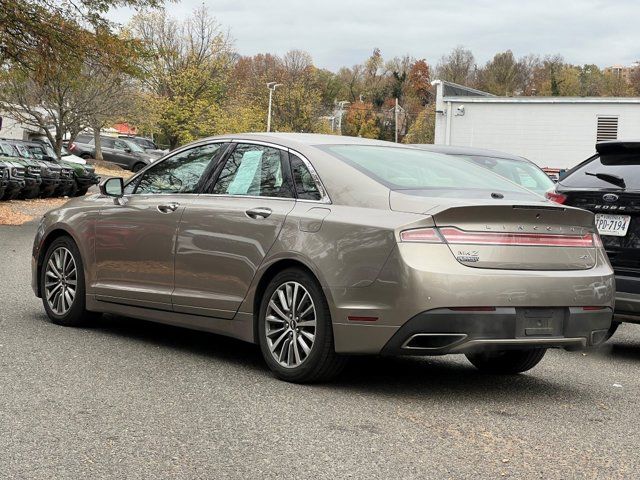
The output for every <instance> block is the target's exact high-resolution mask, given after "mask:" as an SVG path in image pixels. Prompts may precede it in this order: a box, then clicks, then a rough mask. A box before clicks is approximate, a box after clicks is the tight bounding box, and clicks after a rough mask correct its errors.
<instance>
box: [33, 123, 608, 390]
mask: <svg viewBox="0 0 640 480" xmlns="http://www.w3.org/2000/svg"><path fill="white" fill-rule="evenodd" d="M100 190H101V191H100V193H99V194H94V195H87V196H85V197H84V198H81V199H75V200H72V201H70V202H69V203H67V204H66V205H64V206H62V207H60V208H58V209H56V210H53V211H51V212H49V213H48V214H47V215H46V216H45V217H44V218H43V219H42V222H41V223H40V226H39V228H38V232H37V235H36V238H35V242H34V248H33V260H32V266H33V288H34V291H35V293H36V295H38V296H40V297H42V299H43V304H44V308H45V310H46V312H47V314H48V315H49V317H50V318H51V320H52V321H53V322H55V323H58V324H62V325H78V324H81V323H83V322H86V321H89V320H90V319H91V318H92V317H93V316H94V315H95V314H99V313H101V312H110V313H116V314H122V315H127V316H130V317H136V318H142V319H147V320H153V321H157V322H163V323H170V324H173V325H180V326H184V327H188V328H193V329H199V330H204V331H209V332H215V333H220V334H224V335H229V336H232V337H235V338H239V339H242V340H246V341H249V342H255V343H258V344H259V345H260V348H261V350H262V353H263V355H264V358H265V361H266V363H267V364H268V366H269V367H270V368H271V369H272V370H273V371H274V372H275V373H276V375H277V376H278V377H280V378H282V379H285V380H289V381H297V382H309V381H319V380H323V379H327V378H330V377H331V376H333V375H335V374H336V373H337V372H338V371H339V370H340V369H341V367H342V366H343V364H344V361H345V357H346V356H347V355H348V354H385V355H441V354H446V353H463V354H466V355H467V357H468V358H469V360H470V361H471V362H472V363H473V364H474V365H475V366H476V367H478V368H480V369H483V370H487V371H491V372H500V373H517V372H522V371H525V370H528V369H530V368H532V367H533V366H535V365H536V364H537V363H538V362H539V361H540V360H541V358H542V357H543V355H544V353H545V350H546V349H547V348H550V347H565V348H570V349H572V348H574V349H575V348H584V347H586V346H590V345H595V344H598V343H600V342H601V341H602V339H603V338H604V336H605V335H606V332H607V330H608V329H609V326H610V323H611V316H612V304H613V295H614V282H613V274H612V270H611V267H610V266H609V263H608V261H607V259H606V256H605V253H604V251H603V249H602V245H601V243H600V239H599V237H598V235H597V233H596V231H595V229H594V221H593V214H592V213H589V212H587V211H584V210H579V209H575V208H570V207H564V206H560V205H558V204H555V203H552V202H550V201H548V200H546V199H544V198H542V197H540V196H538V195H536V194H534V193H532V192H530V191H529V190H526V189H523V188H522V187H520V186H519V185H516V184H515V183H512V182H510V181H508V180H506V179H505V178H503V177H500V176H498V175H495V174H494V173H492V172H490V171H489V170H487V169H485V168H482V167H479V166H477V165H475V164H474V163H472V162H469V161H467V160H464V159H460V158H456V157H450V156H443V155H439V154H436V153H431V152H426V151H421V150H418V149H415V148H412V147H406V146H402V145H397V144H392V143H387V142H382V141H373V140H364V139H359V138H351V137H340V136H322V135H310V134H244V135H232V136H224V137H215V138H209V139H205V140H202V141H198V142H195V143H192V144H189V145H187V146H185V147H183V148H181V149H178V150H176V151H174V152H172V153H171V154H169V155H167V156H166V157H164V158H163V159H161V160H159V161H158V162H157V163H154V164H152V165H150V166H148V167H146V168H145V169H144V170H142V171H141V172H139V173H138V174H136V175H135V176H133V177H132V178H131V179H129V180H128V181H127V182H123V180H122V179H121V178H110V179H108V180H105V181H103V182H102V184H101V186H100Z"/></svg>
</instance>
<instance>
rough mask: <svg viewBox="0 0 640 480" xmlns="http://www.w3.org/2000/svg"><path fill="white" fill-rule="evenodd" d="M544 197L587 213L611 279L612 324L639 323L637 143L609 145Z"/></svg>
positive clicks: (598, 149) (601, 146)
mask: <svg viewBox="0 0 640 480" xmlns="http://www.w3.org/2000/svg"><path fill="white" fill-rule="evenodd" d="M596 152H597V153H596V154H595V155H594V156H592V157H590V158H588V159H587V160H585V161H584V162H582V163H580V164H579V165H578V166H576V167H574V168H572V169H571V170H569V171H568V172H567V173H566V175H564V176H563V177H562V178H561V179H560V181H559V182H558V183H557V184H556V188H555V191H553V192H549V193H548V194H547V196H548V197H549V198H550V199H551V200H554V201H556V202H558V203H562V204H565V205H571V206H574V207H578V208H584V209H586V210H590V211H592V212H593V213H595V214H596V217H595V222H596V227H597V228H598V231H599V232H600V236H601V238H602V243H603V244H604V247H605V249H606V250H607V254H608V255H609V260H610V261H611V265H612V266H613V270H614V272H615V274H616V291H617V293H616V306H615V313H616V316H615V319H614V320H615V321H614V323H612V325H611V330H610V331H609V335H610V336H611V335H613V333H614V332H615V330H616V329H617V328H618V326H619V325H620V322H632V323H640V141H622V140H615V141H608V142H601V143H598V144H597V145H596Z"/></svg>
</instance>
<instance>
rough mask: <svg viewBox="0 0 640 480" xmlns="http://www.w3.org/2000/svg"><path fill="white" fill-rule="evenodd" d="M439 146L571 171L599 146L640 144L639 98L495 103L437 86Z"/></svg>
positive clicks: (449, 85)
mask: <svg viewBox="0 0 640 480" xmlns="http://www.w3.org/2000/svg"><path fill="white" fill-rule="evenodd" d="M433 85H434V86H435V87H436V122H435V123H436V129H435V143H436V144H438V145H456V146H465V147H479V148H491V149H494V150H501V151H504V152H509V153H513V154H516V155H521V156H523V157H526V158H528V159H530V160H532V161H534V162H535V163H536V164H538V165H539V166H540V167H549V168H570V167H573V166H574V165H576V164H577V163H579V162H580V161H582V160H585V159H586V158H588V157H590V156H591V155H592V154H593V153H594V152H595V148H594V146H595V143H596V142H597V141H600V140H611V139H640V98H638V97H497V96H495V95H491V94H490V93H486V92H482V91H479V90H475V89H473V88H469V87H465V86H462V85H457V84H455V83H450V82H445V81H441V80H435V81H434V82H433Z"/></svg>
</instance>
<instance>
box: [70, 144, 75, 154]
mask: <svg viewBox="0 0 640 480" xmlns="http://www.w3.org/2000/svg"><path fill="white" fill-rule="evenodd" d="M75 149H76V144H75V143H72V144H71V145H69V150H70V151H71V152H73V151H74V150H75Z"/></svg>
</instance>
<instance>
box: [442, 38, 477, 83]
mask: <svg viewBox="0 0 640 480" xmlns="http://www.w3.org/2000/svg"><path fill="white" fill-rule="evenodd" d="M475 73H476V60H475V58H474V56H473V53H471V50H468V49H466V48H464V47H463V46H461V45H458V46H457V47H456V48H454V49H453V50H452V51H451V53H449V55H445V56H443V57H442V58H441V59H440V62H439V63H438V65H437V67H436V76H437V78H438V79H440V80H446V81H448V82H453V83H457V84H459V85H469V86H473V85H474V84H475Z"/></svg>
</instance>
